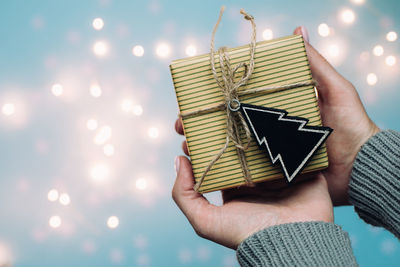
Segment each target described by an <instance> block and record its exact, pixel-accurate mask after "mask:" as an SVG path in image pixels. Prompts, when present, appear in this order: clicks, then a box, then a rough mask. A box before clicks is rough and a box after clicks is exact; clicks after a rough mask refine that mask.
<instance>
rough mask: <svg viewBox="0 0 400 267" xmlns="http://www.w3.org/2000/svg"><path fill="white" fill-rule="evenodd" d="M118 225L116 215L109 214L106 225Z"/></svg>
mask: <svg viewBox="0 0 400 267" xmlns="http://www.w3.org/2000/svg"><path fill="white" fill-rule="evenodd" d="M118 225H119V219H118V217H117V216H110V217H109V218H108V220H107V226H108V227H109V228H111V229H114V228H117V227H118Z"/></svg>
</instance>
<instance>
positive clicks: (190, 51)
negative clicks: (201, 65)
mask: <svg viewBox="0 0 400 267" xmlns="http://www.w3.org/2000/svg"><path fill="white" fill-rule="evenodd" d="M185 53H186V55H188V56H189V57H193V56H195V55H196V54H197V48H196V46H194V45H188V46H187V47H186V49H185Z"/></svg>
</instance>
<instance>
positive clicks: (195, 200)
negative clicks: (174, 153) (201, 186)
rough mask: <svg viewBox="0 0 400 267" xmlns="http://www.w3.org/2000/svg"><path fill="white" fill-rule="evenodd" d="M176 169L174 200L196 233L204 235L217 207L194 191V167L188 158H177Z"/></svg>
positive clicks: (173, 190)
mask: <svg viewBox="0 0 400 267" xmlns="http://www.w3.org/2000/svg"><path fill="white" fill-rule="evenodd" d="M175 168H176V171H177V177H176V180H175V184H174V187H173V189H172V198H173V199H174V201H175V203H176V204H177V205H178V207H179V208H180V209H181V210H182V212H183V213H184V214H185V216H186V217H187V218H188V220H189V222H190V223H191V224H192V226H193V228H194V229H195V230H196V232H197V233H198V234H200V235H204V232H203V229H204V228H205V227H204V226H205V225H206V224H208V223H210V220H212V219H213V216H212V214H213V213H214V209H216V208H217V207H216V206H213V205H211V204H210V203H209V202H208V201H207V200H206V199H205V198H204V197H203V196H202V195H201V194H199V193H197V192H196V191H194V189H193V185H194V178H193V172H192V165H191V163H190V161H189V160H188V159H187V158H185V157H182V156H179V157H177V158H176V159H175Z"/></svg>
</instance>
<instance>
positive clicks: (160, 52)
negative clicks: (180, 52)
mask: <svg viewBox="0 0 400 267" xmlns="http://www.w3.org/2000/svg"><path fill="white" fill-rule="evenodd" d="M156 54H157V56H159V57H160V58H167V57H168V56H169V55H170V54H171V46H170V45H169V44H167V43H165V42H162V43H159V44H158V45H157V46H156Z"/></svg>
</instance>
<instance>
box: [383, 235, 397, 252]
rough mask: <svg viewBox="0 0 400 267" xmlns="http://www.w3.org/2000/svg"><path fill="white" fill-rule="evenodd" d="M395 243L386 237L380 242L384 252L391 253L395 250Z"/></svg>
mask: <svg viewBox="0 0 400 267" xmlns="http://www.w3.org/2000/svg"><path fill="white" fill-rule="evenodd" d="M396 248H397V244H396V242H395V241H394V240H392V239H386V240H384V241H383V242H382V244H381V250H382V252H383V253H385V254H393V253H394V252H395V251H396Z"/></svg>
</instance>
